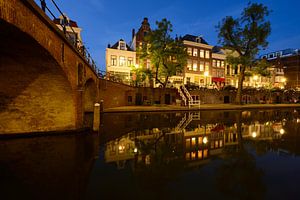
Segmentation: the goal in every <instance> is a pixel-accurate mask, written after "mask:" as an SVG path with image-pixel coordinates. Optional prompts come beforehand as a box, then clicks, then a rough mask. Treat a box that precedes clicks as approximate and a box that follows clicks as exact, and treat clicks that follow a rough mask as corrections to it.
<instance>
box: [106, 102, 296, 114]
mask: <svg viewBox="0 0 300 200" xmlns="http://www.w3.org/2000/svg"><path fill="white" fill-rule="evenodd" d="M280 108H300V104H245V105H235V104H202V105H200V106H193V107H191V108H189V107H187V106H176V105H153V106H122V107H115V108H107V109H104V112H105V113H113V112H164V111H197V110H248V109H280Z"/></svg>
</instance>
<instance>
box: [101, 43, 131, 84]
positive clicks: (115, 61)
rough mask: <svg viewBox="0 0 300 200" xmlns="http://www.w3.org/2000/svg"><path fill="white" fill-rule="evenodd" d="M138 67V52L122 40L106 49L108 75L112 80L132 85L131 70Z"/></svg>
mask: <svg viewBox="0 0 300 200" xmlns="http://www.w3.org/2000/svg"><path fill="white" fill-rule="evenodd" d="M135 66H136V52H135V51H133V50H132V49H131V48H130V47H129V45H128V44H127V43H126V42H125V41H124V40H123V39H120V40H119V41H118V42H116V43H115V44H114V45H113V46H110V45H108V47H107V48H106V73H107V77H108V79H110V80H113V81H117V82H122V83H126V84H130V82H131V80H132V77H131V74H130V72H131V69H132V68H133V67H135Z"/></svg>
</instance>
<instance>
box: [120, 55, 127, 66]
mask: <svg viewBox="0 0 300 200" xmlns="http://www.w3.org/2000/svg"><path fill="white" fill-rule="evenodd" d="M119 62H120V66H126V59H125V57H124V56H120V60H119Z"/></svg>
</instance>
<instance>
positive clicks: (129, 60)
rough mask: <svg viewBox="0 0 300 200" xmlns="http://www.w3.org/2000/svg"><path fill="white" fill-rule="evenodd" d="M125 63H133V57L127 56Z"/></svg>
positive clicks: (130, 64)
mask: <svg viewBox="0 0 300 200" xmlns="http://www.w3.org/2000/svg"><path fill="white" fill-rule="evenodd" d="M127 64H128V67H130V66H132V65H133V58H132V57H128V60H127Z"/></svg>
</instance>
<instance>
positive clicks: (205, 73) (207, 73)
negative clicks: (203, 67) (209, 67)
mask: <svg viewBox="0 0 300 200" xmlns="http://www.w3.org/2000/svg"><path fill="white" fill-rule="evenodd" d="M208 76H209V72H208V71H205V72H204V77H205V87H207V77H208Z"/></svg>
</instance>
